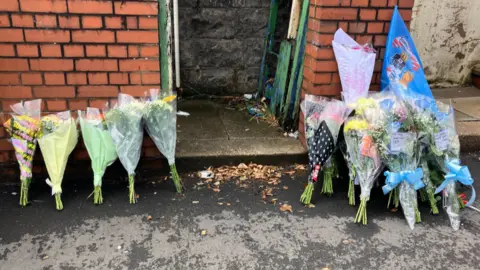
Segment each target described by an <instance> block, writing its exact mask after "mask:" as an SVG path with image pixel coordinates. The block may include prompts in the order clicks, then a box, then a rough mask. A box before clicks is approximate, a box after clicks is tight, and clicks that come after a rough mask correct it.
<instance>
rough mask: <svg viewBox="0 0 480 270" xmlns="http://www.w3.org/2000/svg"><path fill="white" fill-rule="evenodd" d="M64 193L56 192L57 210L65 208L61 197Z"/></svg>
mask: <svg viewBox="0 0 480 270" xmlns="http://www.w3.org/2000/svg"><path fill="white" fill-rule="evenodd" d="M61 195H62V193H55V205H56V207H57V210H59V211H60V210H63V203H62V198H61Z"/></svg>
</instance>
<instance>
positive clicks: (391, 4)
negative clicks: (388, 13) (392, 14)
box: [388, 0, 398, 7]
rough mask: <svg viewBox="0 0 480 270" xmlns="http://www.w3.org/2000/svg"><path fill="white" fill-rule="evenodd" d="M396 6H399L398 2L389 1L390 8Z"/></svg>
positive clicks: (395, 0) (396, 0)
mask: <svg viewBox="0 0 480 270" xmlns="http://www.w3.org/2000/svg"><path fill="white" fill-rule="evenodd" d="M396 5H398V0H388V6H389V7H395V6H396Z"/></svg>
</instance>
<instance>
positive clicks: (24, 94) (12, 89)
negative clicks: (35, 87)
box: [0, 85, 32, 98]
mask: <svg viewBox="0 0 480 270" xmlns="http://www.w3.org/2000/svg"><path fill="white" fill-rule="evenodd" d="M0 96H1V97H2V98H31V97H32V89H31V88H30V87H29V86H11V85H3V86H0Z"/></svg>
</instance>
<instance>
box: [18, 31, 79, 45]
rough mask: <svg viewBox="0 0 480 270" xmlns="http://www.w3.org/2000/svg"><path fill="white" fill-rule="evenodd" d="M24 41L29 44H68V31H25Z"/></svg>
mask: <svg viewBox="0 0 480 270" xmlns="http://www.w3.org/2000/svg"><path fill="white" fill-rule="evenodd" d="M25 40H26V41H29V42H48V43H52V42H58V43H67V42H70V32H69V31H68V30H32V29H25Z"/></svg>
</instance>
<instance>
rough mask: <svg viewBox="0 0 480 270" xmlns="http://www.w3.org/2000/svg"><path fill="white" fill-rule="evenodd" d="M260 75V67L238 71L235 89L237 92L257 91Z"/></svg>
mask: <svg viewBox="0 0 480 270" xmlns="http://www.w3.org/2000/svg"><path fill="white" fill-rule="evenodd" d="M259 74H260V66H259V67H257V68H248V69H244V70H238V71H237V72H236V75H237V80H236V83H237V85H236V87H235V92H237V93H253V92H255V91H257V84H258V76H259Z"/></svg>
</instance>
